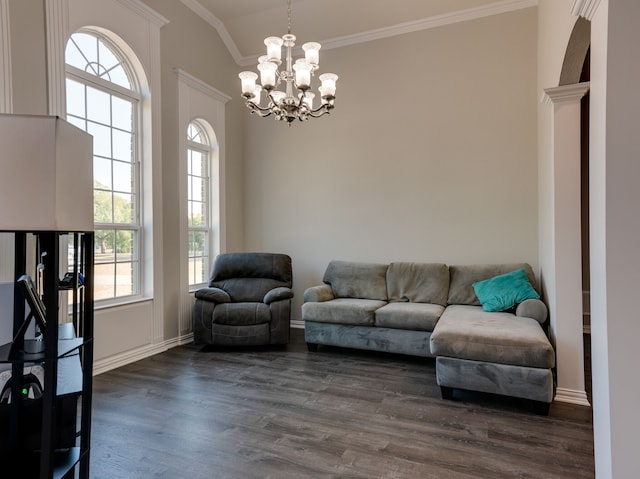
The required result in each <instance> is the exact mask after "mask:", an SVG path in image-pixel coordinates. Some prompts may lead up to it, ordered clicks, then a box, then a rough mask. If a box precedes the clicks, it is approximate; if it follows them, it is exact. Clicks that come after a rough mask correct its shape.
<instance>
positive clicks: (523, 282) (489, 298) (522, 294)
mask: <svg viewBox="0 0 640 479" xmlns="http://www.w3.org/2000/svg"><path fill="white" fill-rule="evenodd" d="M472 286H473V289H474V291H475V292H476V296H477V297H478V300H479V301H480V303H481V304H482V310H483V311H506V310H508V309H511V308H514V307H515V306H516V305H518V304H520V303H522V302H523V301H525V300H527V299H540V295H539V294H538V293H537V292H536V290H535V289H533V286H531V283H530V282H529V279H528V278H527V273H525V271H524V268H520V269H517V270H515V271H511V272H510V273H506V274H499V275H498V276H494V277H493V278H489V279H485V280H484V281H478V282H476V283H473V285H472Z"/></svg>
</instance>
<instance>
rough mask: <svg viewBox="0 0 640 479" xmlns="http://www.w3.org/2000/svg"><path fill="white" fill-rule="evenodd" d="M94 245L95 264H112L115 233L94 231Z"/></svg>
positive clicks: (111, 231)
mask: <svg viewBox="0 0 640 479" xmlns="http://www.w3.org/2000/svg"><path fill="white" fill-rule="evenodd" d="M94 241H95V245H96V251H95V255H94V258H95V260H94V261H95V264H96V265H97V264H98V263H100V264H104V263H113V262H114V261H115V259H116V257H115V231H113V230H96V231H95V233H94Z"/></svg>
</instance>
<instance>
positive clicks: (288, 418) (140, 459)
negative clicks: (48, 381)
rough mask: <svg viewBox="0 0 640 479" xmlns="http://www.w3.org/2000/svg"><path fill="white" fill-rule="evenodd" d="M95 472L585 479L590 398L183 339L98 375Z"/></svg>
mask: <svg viewBox="0 0 640 479" xmlns="http://www.w3.org/2000/svg"><path fill="white" fill-rule="evenodd" d="M91 477H92V478H96V479H100V478H104V479H107V478H108V479H118V478H126V479H132V478H145V479H148V478H172V479H176V478H188V479H198V478H203V479H205V478H207V479H208V478H223V479H224V478H239V479H251V478H256V479H264V478H278V479H287V478H296V479H301V478H341V479H343V478H344V479H347V478H367V479H371V478H385V479H387V478H388V479H413V478H437V479H448V478H452V479H472V478H473V479H483V478H516V477H518V478H536V479H538V478H549V479H555V478H557V479H567V478H572V479H573V478H593V477H594V462H593V428H592V420H591V409H590V408H585V407H581V406H572V405H566V404H553V405H552V407H551V410H550V413H549V416H547V417H545V416H538V415H536V414H534V412H533V411H532V408H531V405H530V404H529V403H527V402H526V401H521V400H517V399H513V398H504V397H500V396H495V395H488V394H478V393H470V392H465V391H456V395H455V399H454V400H453V401H445V400H442V399H441V398H440V391H439V388H438V386H437V384H436V383H435V366H434V361H433V359H429V358H412V357H406V356H400V355H391V354H382V353H374V352H366V351H355V350H345V349H340V348H329V347H321V348H320V349H319V351H318V352H316V353H310V352H308V351H307V350H306V346H305V344H304V340H303V337H302V331H300V330H293V332H292V339H291V342H290V344H289V345H287V346H286V347H265V348H239V349H233V348H231V349H229V348H226V349H206V348H201V347H197V346H194V345H187V346H181V347H177V348H174V349H171V350H169V351H166V352H165V353H162V354H158V355H156V356H153V357H151V358H148V359H145V360H142V361H138V362H136V363H134V364H130V365H127V366H124V367H122V368H119V369H116V370H113V371H109V372H107V373H104V374H101V375H99V376H97V377H95V381H94V400H93V425H92V449H91Z"/></svg>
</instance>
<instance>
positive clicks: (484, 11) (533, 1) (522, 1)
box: [180, 0, 539, 66]
mask: <svg viewBox="0 0 640 479" xmlns="http://www.w3.org/2000/svg"><path fill="white" fill-rule="evenodd" d="M538 1H539V0H498V1H496V2H494V3H490V4H489V5H483V6H480V7H474V8H467V9H465V10H459V11H457V12H451V13H446V14H443V15H434V16H431V17H427V18H422V19H420V20H416V21H412V22H406V23H401V24H398V25H392V26H390V27H385V28H379V29H376V30H369V31H367V32H362V33H357V34H354V35H345V36H343V37H336V38H329V39H324V40H322V47H323V48H324V49H325V50H328V49H331V48H339V47H345V46H349V45H357V44H359V43H364V42H370V41H373V40H379V39H382V38H387V37H393V36H396V35H403V34H405V33H411V32H417V31H420V30H428V29H430V28H436V27H441V26H444V25H452V24H454V23H460V22H466V21H468V20H476V19H478V18H484V17H489V16H491V15H499V14H502V13H507V12H513V11H516V10H522V9H525V8H532V7H537V6H538ZM180 2H182V3H183V4H184V5H185V6H187V7H188V8H190V9H191V10H192V11H193V12H194V13H195V14H197V15H198V16H199V17H200V18H202V19H203V20H204V21H205V22H207V23H208V24H209V25H211V26H212V27H213V28H215V29H216V30H217V32H218V34H219V35H220V38H221V39H222V41H223V42H224V44H225V46H226V47H227V50H229V53H230V54H231V57H232V58H233V60H234V61H235V62H236V64H238V65H240V66H249V65H253V64H254V62H255V58H256V57H257V56H259V55H249V56H245V57H243V56H242V54H241V53H240V50H238V47H237V46H236V44H235V43H234V41H233V38H231V35H230V34H229V32H228V31H227V29H226V27H225V26H224V24H223V23H222V21H221V20H220V19H219V18H218V17H216V16H215V15H214V14H213V13H211V12H210V11H209V10H207V9H206V8H205V7H203V6H202V4H201V3H200V1H199V0H180ZM294 53H295V54H299V52H298V51H294Z"/></svg>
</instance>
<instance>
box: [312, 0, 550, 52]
mask: <svg viewBox="0 0 640 479" xmlns="http://www.w3.org/2000/svg"><path fill="white" fill-rule="evenodd" d="M537 6H538V0H502V1H498V2H495V3H491V4H489V5H483V6H480V7H474V8H467V9H465V10H459V11H457V12H451V13H445V14H442V15H434V16H432V17H427V18H422V19H420V20H415V21H411V22H406V23H400V24H398V25H392V26H390V27H385V28H378V29H376V30H369V31H367V32H362V33H356V34H354V35H346V36H344V37H337V38H332V39H328V40H325V41H324V42H322V48H325V49H330V48H339V47H344V46H348V45H355V44H358V43H365V42H370V41H373V40H380V39H382V38H388V37H393V36H397V35H404V34H405V33H413V32H417V31H421V30H430V29H432V28H437V27H442V26H445V25H453V24H455V23H461V22H467V21H469V20H477V19H479V18H484V17H490V16H493V15H500V14H502V13H508V12H512V11H515V10H522V9H525V8H531V7H537Z"/></svg>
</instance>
